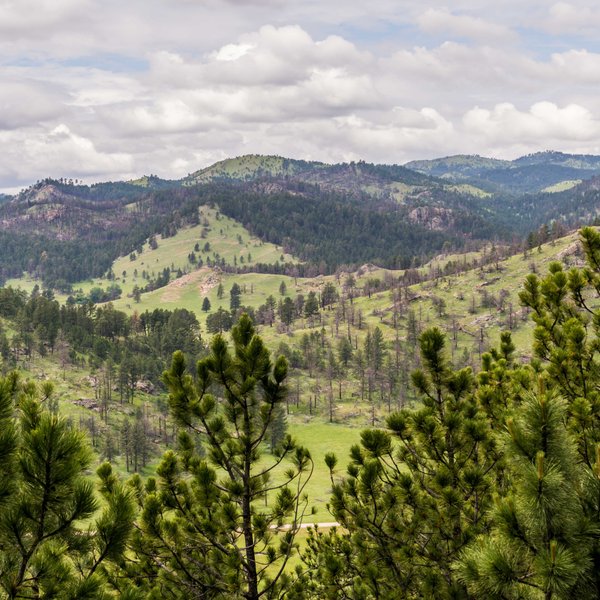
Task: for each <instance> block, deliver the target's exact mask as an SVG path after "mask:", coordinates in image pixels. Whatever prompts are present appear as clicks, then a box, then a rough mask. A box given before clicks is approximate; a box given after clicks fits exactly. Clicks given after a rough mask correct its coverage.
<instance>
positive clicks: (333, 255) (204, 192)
mask: <svg viewBox="0 0 600 600" xmlns="http://www.w3.org/2000/svg"><path fill="white" fill-rule="evenodd" d="M409 166H412V167H413V169H409V168H407V167H403V166H398V165H373V164H368V163H365V162H357V163H347V164H337V165H327V164H324V163H318V162H307V161H299V160H292V159H286V158H282V157H274V156H256V155H250V156H243V157H239V158H235V159H230V160H227V161H222V162H220V163H217V164H215V165H213V166H211V167H208V168H206V169H203V170H201V171H198V172H196V173H193V174H191V175H189V176H188V177H186V178H184V179H182V180H178V181H175V180H170V181H169V180H163V179H160V178H158V177H156V176H148V177H142V178H140V179H137V180H135V181H129V182H106V183H100V184H95V185H92V186H87V185H82V184H79V183H78V182H73V181H72V180H64V179H59V180H54V179H46V180H44V181H41V182H38V183H36V184H35V185H32V186H31V187H30V188H28V189H26V190H23V191H22V192H21V193H20V194H18V195H17V196H15V197H12V198H9V199H7V200H5V201H4V202H0V281H3V280H5V279H7V278H8V277H12V276H20V275H21V273H22V272H23V271H28V272H29V273H31V274H32V275H34V276H36V277H39V278H41V279H42V280H44V282H45V283H46V284H47V285H50V286H54V287H58V288H60V287H61V286H65V285H68V284H69V283H70V282H75V281H81V280H83V279H87V278H89V277H97V276H100V275H103V274H105V273H106V272H107V271H108V270H109V269H110V266H111V264H112V262H113V261H114V260H115V259H116V258H117V257H118V256H123V255H127V254H129V253H131V252H133V251H135V249H136V248H139V247H140V245H141V244H143V243H144V241H146V240H148V239H150V238H152V236H155V235H158V234H160V235H161V236H163V237H168V236H171V235H173V234H174V233H175V232H177V231H178V230H179V229H181V228H182V227H184V226H187V225H196V224H198V221H199V216H198V208H199V207H200V206H203V205H214V206H218V208H219V210H220V211H222V213H223V214H225V215H227V216H229V217H232V218H234V219H236V220H237V221H239V222H241V223H242V224H243V225H244V226H245V227H246V228H247V229H248V230H249V231H250V232H251V233H253V234H254V235H256V236H258V237H260V238H261V239H263V240H264V241H268V242H273V243H276V244H279V245H282V246H283V247H284V248H285V250H286V251H287V252H289V253H291V254H294V255H295V256H297V257H298V258H299V259H301V261H303V262H304V263H308V264H312V265H319V269H320V271H321V272H332V271H333V270H335V269H336V268H337V267H339V266H340V265H350V266H353V265H358V264H362V263H365V262H371V263H375V264H378V265H381V266H385V267H396V268H397V267H408V266H411V265H416V264H420V263H422V262H423V261H424V260H426V259H427V258H429V257H431V256H432V255H435V254H437V253H439V252H440V251H441V250H442V248H445V249H456V250H462V249H465V248H468V247H474V246H477V245H478V244H479V243H480V242H481V241H483V240H490V239H497V240H499V241H510V242H520V241H523V240H524V239H525V238H526V237H527V235H528V234H530V232H531V231H533V230H537V229H539V228H540V227H541V226H548V225H549V224H551V223H553V222H555V223H558V224H559V225H564V226H566V227H572V226H576V225H578V224H580V223H585V222H589V221H592V220H593V219H594V218H595V216H596V213H597V212H598V206H599V202H598V200H599V198H600V192H599V191H598V187H599V186H598V183H597V180H595V179H593V178H590V176H591V175H594V174H595V173H597V172H600V158H599V157H588V156H571V155H564V154H560V153H543V154H539V155H532V156H529V157H523V158H521V159H518V160H517V161H512V162H509V161H497V160H493V159H483V158H481V157H450V158H448V159H439V160H438V161H423V162H420V163H411V164H410V165H409ZM415 169H419V170H420V171H421V172H418V171H417V170H415ZM523 170H525V171H527V173H529V175H528V176H525V175H523V173H524V171H523ZM501 175H502V176H501ZM566 177H568V178H570V179H565V178H566ZM494 178H495V179H494ZM512 179H515V180H518V181H520V182H521V183H519V186H520V187H521V188H523V189H525V188H527V187H528V186H529V188H531V189H528V193H521V192H522V191H523V190H522V189H521V190H519V189H518V187H519V186H512V187H511V184H510V181H511V180H512ZM500 180H501V181H500ZM494 181H496V183H494ZM498 181H500V184H498V185H497V183H498ZM527 181H529V182H530V183H523V182H527ZM534 181H536V182H537V183H536V184H535V185H533V183H531V182H534ZM540 182H542V183H543V184H544V185H545V184H552V185H551V186H550V187H548V186H546V187H544V188H540V185H542V183H540ZM536 186H537V187H536ZM538 188H539V189H538ZM533 191H535V193H533ZM3 199H4V198H3ZM278 268H283V267H281V266H280V267H278ZM300 268H302V267H300Z"/></svg>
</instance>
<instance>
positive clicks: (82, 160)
mask: <svg viewBox="0 0 600 600" xmlns="http://www.w3.org/2000/svg"><path fill="white" fill-rule="evenodd" d="M0 144H1V145H2V147H3V148H5V152H4V156H3V161H2V166H0V176H2V177H5V178H7V179H9V181H12V182H17V181H23V180H25V179H26V178H28V177H30V174H31V173H32V172H35V173H37V174H38V177H43V176H60V175H63V174H64V175H68V176H78V177H79V176H80V177H86V178H89V177H93V176H97V175H105V174H107V173H111V174H119V175H121V176H123V175H124V174H126V173H130V172H131V169H132V166H133V165H132V160H131V157H130V156H129V155H128V154H127V153H124V152H121V153H105V152H101V151H99V150H98V149H97V148H96V146H95V145H94V143H93V142H92V141H91V140H89V139H87V138H85V137H82V136H80V135H78V134H76V133H74V132H73V131H71V130H70V128H69V127H68V126H67V125H64V124H60V125H57V126H56V127H55V128H53V129H52V130H50V131H47V132H45V131H40V130H37V131H36V130H29V131H18V132H15V131H13V132H0Z"/></svg>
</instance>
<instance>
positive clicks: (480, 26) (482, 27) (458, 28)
mask: <svg viewBox="0 0 600 600" xmlns="http://www.w3.org/2000/svg"><path fill="white" fill-rule="evenodd" d="M417 23H418V25H419V27H421V29H422V30H423V31H425V32H427V33H431V34H442V35H444V36H446V39H448V38H449V37H459V38H468V39H472V40H475V41H477V42H479V43H485V44H493V43H497V42H503V43H504V42H507V41H514V40H515V38H516V35H515V34H514V33H513V32H512V31H511V30H510V29H509V28H507V27H505V26H503V25H498V24H497V23H492V22H489V21H487V20H485V19H482V18H479V17H473V16H470V15H455V14H452V13H451V12H450V11H449V10H448V9H446V8H443V9H436V8H429V9H427V10H426V11H425V12H423V13H422V14H421V15H419V17H418V19H417Z"/></svg>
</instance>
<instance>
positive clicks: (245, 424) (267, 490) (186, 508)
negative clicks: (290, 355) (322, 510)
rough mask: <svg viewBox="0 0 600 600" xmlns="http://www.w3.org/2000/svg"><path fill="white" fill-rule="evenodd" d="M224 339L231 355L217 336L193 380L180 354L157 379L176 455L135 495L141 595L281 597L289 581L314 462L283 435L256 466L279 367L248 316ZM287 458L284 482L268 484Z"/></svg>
mask: <svg viewBox="0 0 600 600" xmlns="http://www.w3.org/2000/svg"><path fill="white" fill-rule="evenodd" d="M232 338H233V342H234V348H233V351H231V350H230V349H229V348H228V347H227V343H226V341H225V339H224V338H223V337H222V336H221V335H217V336H215V337H214V338H213V340H212V343H211V347H210V349H211V353H210V355H209V356H208V357H206V358H205V359H203V360H201V361H199V362H198V363H197V366H196V377H195V379H194V378H192V377H191V376H190V375H189V374H188V372H187V367H186V364H185V360H184V357H183V354H182V353H181V352H176V353H175V354H174V355H173V361H172V363H171V367H170V369H169V370H168V371H166V372H165V373H164V379H165V382H166V384H167V387H168V389H169V404H170V407H171V412H172V415H173V417H174V419H175V420H176V422H177V423H178V425H179V426H180V427H181V431H180V436H179V448H178V450H177V451H169V452H167V453H166V454H165V456H164V458H163V460H162V462H161V464H160V466H159V468H158V471H157V474H158V480H154V479H151V480H149V481H148V483H147V485H146V488H145V491H144V493H143V494H142V496H143V501H142V505H143V509H142V516H141V535H140V536H139V537H138V541H137V544H136V554H137V557H138V560H139V569H138V571H137V577H138V578H139V580H138V583H139V585H140V586H144V585H145V586H146V589H148V593H149V594H150V596H149V597H159V596H160V597H165V594H166V595H168V597H172V598H223V597H226V598H235V597H243V598H247V599H248V600H257V599H258V598H262V597H264V598H279V597H281V595H282V594H283V593H284V591H285V589H286V588H287V587H288V586H289V583H290V582H289V577H288V575H287V574H286V572H285V571H286V564H287V562H288V560H289V558H290V556H292V554H293V553H294V551H295V544H294V538H295V535H296V533H297V532H298V529H299V526H300V524H301V522H302V516H303V514H304V511H305V509H306V503H307V499H306V498H305V496H304V493H303V489H304V487H305V485H306V481H307V480H308V478H309V477H310V474H311V472H312V461H311V459H310V455H309V453H308V451H307V450H305V449H304V448H302V447H300V446H297V445H296V444H295V443H294V441H293V440H292V439H291V437H290V436H289V435H288V436H281V435H280V434H277V437H278V438H279V439H280V442H279V444H278V445H276V447H275V445H274V448H273V449H274V451H275V455H274V458H273V460H272V461H270V462H269V463H268V464H265V463H264V462H261V460H260V458H261V453H262V445H263V443H264V442H265V441H267V439H268V438H269V436H271V440H272V441H273V436H274V435H275V430H276V429H277V428H278V427H279V425H278V422H279V419H280V418H281V415H280V411H281V407H282V403H283V402H284V400H285V394H286V388H285V383H284V382H285V378H286V376H287V364H286V361H285V359H283V358H279V359H278V360H277V361H276V362H275V363H274V364H273V363H272V362H271V360H270V358H269V352H268V350H267V349H266V347H265V346H264V345H263V343H262V340H261V339H260V337H258V336H257V335H256V333H255V330H254V326H253V324H252V322H251V320H250V318H249V317H248V316H247V315H243V316H242V317H241V318H240V320H239V322H238V323H237V325H236V326H235V327H234V328H233V331H232ZM200 442H201V443H202V444H203V445H204V447H205V448H206V456H205V457H203V456H202V455H201V454H200V452H199V450H200V447H199V446H198V443H200ZM286 459H287V460H288V461H289V462H290V467H289V468H288V469H287V470H286V471H285V477H284V481H282V482H279V483H275V482H273V481H272V480H271V474H272V473H273V470H274V469H275V468H276V467H277V466H278V465H280V464H281V463H282V462H283V461H284V460H286ZM267 496H269V498H270V500H271V504H270V506H269V508H268V509H266V508H264V506H263V505H264V500H265V497H267ZM284 523H288V525H287V526H286V527H285V528H284V529H282V530H279V529H278V527H281V526H282V525H283V524H284Z"/></svg>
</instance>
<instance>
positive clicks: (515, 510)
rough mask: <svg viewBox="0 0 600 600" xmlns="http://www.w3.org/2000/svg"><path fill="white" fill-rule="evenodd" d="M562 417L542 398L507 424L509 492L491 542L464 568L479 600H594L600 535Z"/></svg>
mask: <svg viewBox="0 0 600 600" xmlns="http://www.w3.org/2000/svg"><path fill="white" fill-rule="evenodd" d="M565 413H566V403H565V402H564V401H563V400H562V399H561V398H560V397H558V396H557V395H556V394H553V393H549V392H540V393H538V394H530V395H529V396H528V397H527V398H526V399H525V401H524V402H523V405H522V406H521V410H520V411H519V415H518V417H515V418H514V419H513V418H509V419H508V422H507V426H508V433H507V434H506V436H505V437H506V453H507V456H506V458H507V465H508V470H509V476H510V477H511V492H510V493H509V494H508V495H507V496H506V497H504V498H503V499H502V500H500V501H499V503H498V506H497V507H496V510H495V514H494V528H493V531H492V533H491V535H490V536H486V537H484V538H482V539H481V540H479V541H478V542H477V543H476V544H474V545H473V546H472V547H471V548H470V549H469V550H468V551H467V552H465V553H464V556H463V557H462V559H461V561H460V562H459V572H460V578H461V580H462V581H464V582H465V583H466V584H467V586H468V588H469V590H470V592H471V593H472V594H473V596H474V597H476V598H489V599H490V600H495V599H498V600H500V599H512V598H540V599H544V600H552V599H567V598H581V599H588V598H589V599H590V600H591V598H596V597H597V595H596V590H595V589H594V587H593V584H592V581H593V578H592V577H590V575H591V572H592V569H593V559H592V550H591V549H592V543H593V539H594V538H595V537H596V534H597V533H596V530H595V529H594V528H593V527H590V523H589V521H588V520H587V519H586V518H585V511H584V507H583V503H582V496H581V491H582V488H584V487H586V486H587V485H589V484H590V483H591V482H590V481H587V482H586V480H585V475H584V469H583V468H582V465H581V464H579V465H578V461H577V449H576V448H577V446H576V442H575V440H574V438H573V436H571V435H570V434H569V433H568V431H567V430H566V429H565V427H564V420H565ZM596 479H597V478H596ZM594 487H595V488H596V493H597V484H596V485H594Z"/></svg>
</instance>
